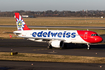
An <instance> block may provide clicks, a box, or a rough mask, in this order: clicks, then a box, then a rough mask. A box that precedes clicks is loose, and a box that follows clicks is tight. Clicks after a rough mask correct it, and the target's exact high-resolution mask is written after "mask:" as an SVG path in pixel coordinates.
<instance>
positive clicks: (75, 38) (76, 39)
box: [13, 30, 87, 43]
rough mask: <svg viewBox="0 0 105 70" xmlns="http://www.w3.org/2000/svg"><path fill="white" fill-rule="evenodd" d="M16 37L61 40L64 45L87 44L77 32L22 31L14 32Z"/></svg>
mask: <svg viewBox="0 0 105 70" xmlns="http://www.w3.org/2000/svg"><path fill="white" fill-rule="evenodd" d="M13 33H14V34H16V35H18V37H22V38H28V39H40V40H41V39H48V40H61V41H64V42H65V43H87V42H86V41H84V40H83V39H82V38H81V37H80V36H79V35H78V33H77V30H24V31H14V32H13Z"/></svg>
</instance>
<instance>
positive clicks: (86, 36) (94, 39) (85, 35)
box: [77, 30, 103, 43]
mask: <svg viewBox="0 0 105 70" xmlns="http://www.w3.org/2000/svg"><path fill="white" fill-rule="evenodd" d="M77 32H78V34H79V35H80V37H81V38H82V39H83V40H84V41H86V42H88V43H99V42H101V41H102V40H103V39H102V37H100V36H99V35H98V34H97V33H96V32H93V31H87V30H85V31H83V30H77ZM92 34H96V36H92Z"/></svg>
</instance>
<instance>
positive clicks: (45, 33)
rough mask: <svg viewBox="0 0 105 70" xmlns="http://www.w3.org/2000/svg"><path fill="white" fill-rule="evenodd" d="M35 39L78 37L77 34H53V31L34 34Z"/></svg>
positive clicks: (65, 32)
mask: <svg viewBox="0 0 105 70" xmlns="http://www.w3.org/2000/svg"><path fill="white" fill-rule="evenodd" d="M32 36H33V37H59V38H62V37H63V38H75V37H76V32H72V33H71V32H67V31H64V32H52V31H48V32H44V31H41V32H33V33H32Z"/></svg>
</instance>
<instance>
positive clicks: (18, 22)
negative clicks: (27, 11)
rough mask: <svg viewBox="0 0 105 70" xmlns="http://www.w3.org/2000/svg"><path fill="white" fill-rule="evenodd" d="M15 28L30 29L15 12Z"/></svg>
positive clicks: (20, 29)
mask: <svg viewBox="0 0 105 70" xmlns="http://www.w3.org/2000/svg"><path fill="white" fill-rule="evenodd" d="M15 18H16V24H17V29H18V30H19V31H23V30H30V29H29V28H28V27H27V25H26V23H25V22H24V20H23V18H22V17H21V15H20V14H19V13H15Z"/></svg>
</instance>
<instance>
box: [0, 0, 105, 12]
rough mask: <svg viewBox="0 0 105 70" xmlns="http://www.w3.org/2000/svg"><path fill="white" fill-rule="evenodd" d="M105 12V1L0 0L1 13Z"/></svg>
mask: <svg viewBox="0 0 105 70" xmlns="http://www.w3.org/2000/svg"><path fill="white" fill-rule="evenodd" d="M16 10H25V11H46V10H53V11H55V10H58V11H80V10H105V0H0V11H16Z"/></svg>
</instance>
